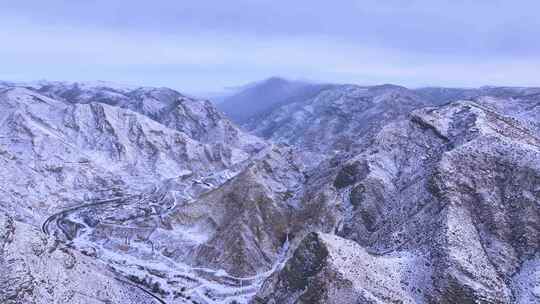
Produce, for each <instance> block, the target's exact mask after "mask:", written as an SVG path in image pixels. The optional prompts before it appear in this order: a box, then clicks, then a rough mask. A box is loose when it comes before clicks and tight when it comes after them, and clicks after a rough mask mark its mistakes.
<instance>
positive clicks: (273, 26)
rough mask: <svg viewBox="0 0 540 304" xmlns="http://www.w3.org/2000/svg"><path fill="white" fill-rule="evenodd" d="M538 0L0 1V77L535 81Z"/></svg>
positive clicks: (153, 81) (181, 82) (190, 82)
mask: <svg viewBox="0 0 540 304" xmlns="http://www.w3.org/2000/svg"><path fill="white" fill-rule="evenodd" d="M539 12H540V1H538V0H520V1H509V0H507V1H502V0H490V1H488V0H468V1H466V0H453V1H450V0H401V1H398V0H386V1H385V0H378V1H377V0H366V1H353V0H341V1H316V0H310V1H308V0H296V1H281V0H272V1H271V0H229V1H208V0H194V1H191V0H162V1H159V0H155V1H143V0H129V1H128V0H125V1H114V0H86V1H82V0H47V1H42V0H33V1H31V0H17V1H1V2H0V27H1V29H2V30H1V31H0V41H1V47H0V66H1V67H2V68H1V69H0V79H2V80H15V81H18V80H36V79H51V80H77V81H78V80H109V81H116V82H124V83H132V84H144V85H162V86H170V87H173V88H177V89H180V90H183V91H190V92H197V91H212V90H219V89H220V88H222V87H225V86H233V85H239V84H243V83H246V82H251V81H254V80H259V79H262V78H266V77H269V76H272V75H280V76H283V77H288V78H293V79H310V80H315V81H324V82H336V83H343V82H347V83H358V84H375V83H396V84H402V85H406V86H411V87H417V86H425V85H439V86H468V87H469V86H480V85H523V86H533V85H536V86H540V39H539V38H538V37H540V18H538V13H539Z"/></svg>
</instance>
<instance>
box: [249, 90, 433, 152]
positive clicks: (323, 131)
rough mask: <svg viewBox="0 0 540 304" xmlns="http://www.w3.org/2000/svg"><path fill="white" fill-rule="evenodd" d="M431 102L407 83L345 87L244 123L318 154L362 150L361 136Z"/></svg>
mask: <svg viewBox="0 0 540 304" xmlns="http://www.w3.org/2000/svg"><path fill="white" fill-rule="evenodd" d="M426 105H428V103H427V102H426V101H425V100H424V99H423V98H421V97H420V96H419V95H417V94H416V93H415V92H413V91H411V90H409V89H406V88H404V87H399V86H394V85H382V86H375V87H361V86H355V85H344V86H337V87H333V88H329V89H327V90H324V91H322V92H321V93H320V94H318V95H316V96H315V97H313V98H307V99H303V100H299V101H297V102H293V103H290V104H287V105H284V106H282V107H280V108H277V109H275V110H274V111H272V112H271V113H269V114H268V115H266V116H265V117H264V118H263V119H259V120H256V121H253V122H252V123H248V124H247V125H246V126H245V127H246V129H248V130H251V131H252V132H253V133H254V134H256V135H259V136H261V137H263V138H266V139H269V140H272V141H274V142H280V143H286V144H289V145H294V146H298V147H301V148H302V149H308V150H310V151H313V152H318V153H323V154H332V153H333V152H334V151H336V152H342V151H351V150H357V149H358V148H359V146H361V145H362V144H364V141H363V140H361V138H364V137H366V136H368V135H369V134H370V133H373V132H376V131H377V130H378V129H379V128H380V127H381V126H383V125H384V124H386V123H388V122H389V121H392V120H395V119H398V118H400V117H403V116H404V115H406V114H408V113H409V112H410V111H412V110H413V109H417V108H419V107H423V106H426Z"/></svg>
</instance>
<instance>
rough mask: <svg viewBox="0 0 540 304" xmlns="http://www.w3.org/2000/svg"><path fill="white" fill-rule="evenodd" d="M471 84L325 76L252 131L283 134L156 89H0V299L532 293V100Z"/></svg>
mask: <svg viewBox="0 0 540 304" xmlns="http://www.w3.org/2000/svg"><path fill="white" fill-rule="evenodd" d="M473 91H474V92H472V91H467V92H456V91H452V92H450V93H448V92H446V91H444V90H442V89H423V90H422V91H419V90H416V91H415V90H409V89H406V88H403V87H398V86H392V85H383V86H375V87H359V86H351V85H346V86H336V87H332V88H328V89H326V90H323V91H321V92H320V93H319V94H317V96H315V97H312V96H310V97H308V98H305V99H303V100H295V101H294V102H290V103H287V104H286V105H282V106H280V107H279V108H275V109H274V110H273V111H271V112H270V113H269V114H268V115H267V116H265V117H266V118H264V119H261V120H260V121H259V123H258V124H253V125H250V124H247V126H248V127H250V126H251V127H250V128H251V129H253V130H254V133H255V134H259V135H264V136H265V137H266V138H269V139H270V140H271V141H273V142H281V143H284V144H286V145H281V144H275V143H274V144H272V143H268V142H264V141H263V140H260V139H258V138H256V137H254V136H252V135H249V134H247V133H245V132H243V131H242V130H240V129H238V128H237V127H236V126H234V124H232V123H231V122H229V121H228V120H227V119H226V118H225V117H224V116H222V114H220V113H219V112H218V111H217V110H215V109H214V108H213V107H212V105H211V104H210V103H209V102H206V101H201V100H196V99H191V98H188V97H186V96H184V95H182V94H180V93H178V92H176V91H173V90H170V89H163V88H160V89H158V88H133V87H123V86H111V85H110V84H105V83H93V84H88V83H79V84H72V83H55V82H40V83H33V84H23V85H21V84H13V83H2V84H0V101H1V104H0V107H2V111H1V112H0V137H1V140H2V141H1V142H0V149H1V151H0V156H1V157H0V160H1V161H2V166H0V172H1V173H2V174H1V175H2V176H3V177H2V178H3V181H2V185H3V186H2V189H0V191H1V192H0V194H1V195H0V212H1V213H0V214H1V215H0V224H1V225H0V226H1V227H4V228H0V229H4V230H3V231H2V232H1V233H0V235H4V237H3V238H0V250H1V253H2V254H1V255H0V264H2V267H3V269H7V271H5V272H4V273H3V275H2V276H0V284H2V286H0V287H2V288H0V289H2V290H1V291H0V301H1V302H7V303H46V302H47V303H50V302H52V303H55V302H57V303H65V302H67V301H68V302H69V303H91V302H92V301H94V302H96V303H103V302H105V303H110V302H114V303H154V302H156V303H249V302H251V303H537V302H538V301H539V299H540V293H539V292H538V291H539V288H540V281H539V280H538V279H537V278H538V274H539V273H540V267H539V265H540V260H539V256H538V254H539V253H538V252H539V250H540V243H539V241H538V240H540V196H539V193H540V192H539V191H540V189H539V188H538V184H539V182H540V123H539V121H540V96H539V95H538V94H537V91H536V89H534V88H482V89H475V90H473ZM471 92H472V93H471ZM479 92H480V93H479ZM469 93H471V95H467V97H466V98H467V99H468V100H453V98H454V97H455V96H461V95H459V94H469ZM455 94H458V95H455ZM485 94H487V95H492V96H488V97H482V96H481V95H485ZM452 96H454V97H452ZM449 99H451V100H449ZM287 145H289V146H287ZM37 227H41V229H42V231H41V232H39V231H38V230H37ZM25 244H26V245H28V244H30V246H26V245H25ZM66 265H67V266H66ZM88 275H91V276H92V280H89V281H88V284H86V285H84V284H83V283H82V279H81V278H83V277H85V276H88ZM94 279H95V280H94ZM66 299H68V300H66ZM10 301H11V302H10Z"/></svg>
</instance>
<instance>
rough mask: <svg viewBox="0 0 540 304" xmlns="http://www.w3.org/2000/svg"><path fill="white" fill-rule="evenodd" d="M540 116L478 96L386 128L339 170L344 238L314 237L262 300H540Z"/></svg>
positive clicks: (525, 106)
mask: <svg viewBox="0 0 540 304" xmlns="http://www.w3.org/2000/svg"><path fill="white" fill-rule="evenodd" d="M539 114H540V108H538V104H537V103H536V102H534V101H531V100H528V99H496V98H479V99H477V100H475V101H459V102H454V103H451V104H449V105H447V106H443V107H441V108H424V109H419V110H416V111H414V112H412V113H411V115H410V116H409V117H408V118H407V119H404V120H400V121H396V122H393V123H391V124H388V125H386V126H384V127H383V128H382V130H381V131H380V132H379V133H378V134H377V135H376V137H375V141H374V144H373V145H371V146H370V147H369V148H368V149H366V150H365V151H364V152H362V153H360V154H358V155H356V156H354V157H353V158H351V159H350V160H348V161H347V162H346V163H344V164H343V165H342V169H341V171H339V173H337V174H336V180H335V184H334V185H335V187H336V188H337V189H336V190H337V191H340V192H342V193H344V201H343V202H342V203H343V204H344V209H345V210H346V211H345V212H344V213H343V222H342V224H341V225H340V227H339V229H338V230H337V231H336V234H337V235H338V236H328V235H320V234H311V235H308V236H306V237H305V238H304V240H303V241H302V242H301V244H300V245H299V246H298V247H297V249H296V250H295V252H294V255H293V256H292V257H291V258H290V259H289V261H288V262H287V263H286V265H285V267H284V268H283V269H282V270H281V271H280V272H279V273H277V274H275V275H274V276H272V277H270V279H269V280H268V281H267V282H266V283H265V286H264V288H263V289H262V290H261V291H260V292H259V294H258V295H257V297H256V298H255V300H254V303H357V302H358V301H360V302H362V303H388V302H396V301H397V302H404V303H536V302H538V301H539V299H540V294H539V293H538V287H539V286H540V285H539V284H540V282H539V281H538V280H537V279H536V275H535V274H537V273H538V271H540V268H538V252H539V249H540V243H539V242H538V235H539V233H540V226H539V221H540V204H539V203H540V196H538V189H537V188H538V182H539V180H538V178H539V177H540V171H539V170H540V167H539V164H540V150H539V147H540V146H539V144H540V141H539V135H540V133H539V132H538V130H539V129H538V118H539ZM348 240H353V241H354V242H355V243H352V242H350V241H348Z"/></svg>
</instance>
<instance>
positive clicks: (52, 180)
mask: <svg viewBox="0 0 540 304" xmlns="http://www.w3.org/2000/svg"><path fill="white" fill-rule="evenodd" d="M0 100H1V101H2V104H1V107H2V111H1V114H0V122H1V128H0V138H1V140H2V143H3V144H2V146H1V149H2V159H1V161H2V162H3V166H2V168H1V169H0V170H2V171H3V173H2V176H3V178H4V179H6V182H5V185H6V187H5V188H4V189H3V192H2V195H3V196H4V199H3V201H4V203H3V204H4V205H5V206H6V208H10V209H11V210H13V211H14V212H15V213H16V214H17V216H19V217H21V218H24V219H25V220H28V221H30V222H31V221H32V220H41V219H42V217H39V216H35V215H34V214H33V213H34V212H37V213H38V214H41V215H45V214H47V213H49V212H51V211H53V210H58V209H61V208H64V207H65V206H66V205H67V204H74V203H76V202H82V201H84V200H88V199H91V198H96V197H97V198H100V197H107V195H109V196H110V195H113V194H114V192H115V191H117V192H123V193H132V192H137V191H141V190H143V189H144V188H145V187H148V186H149V185H152V184H155V183H157V182H158V181H160V180H162V179H166V178H173V177H176V176H179V175H182V174H184V173H185V172H197V173H198V174H200V175H205V174H210V173H211V172H214V171H220V170H224V169H226V168H228V167H230V166H232V165H234V164H237V163H239V162H242V161H244V160H246V159H248V158H249V156H250V155H251V154H252V153H254V152H255V151H256V150H257V149H261V148H262V147H264V143H262V142H261V141H260V140H258V139H254V138H253V137H252V136H250V135H243V134H241V133H239V132H240V131H239V130H238V129H236V128H234V127H233V126H232V125H231V124H230V123H229V122H227V121H225V120H224V119H223V118H220V117H219V116H218V117H217V118H216V117H210V116H211V115H210V114H209V113H210V112H204V111H202V112H204V113H202V114H200V115H199V116H198V117H197V118H194V119H196V121H197V122H198V124H199V125H200V126H204V127H201V129H200V130H195V127H194V129H193V130H192V132H189V133H190V134H186V133H184V132H183V131H179V130H177V129H173V128H170V127H168V126H167V125H165V124H162V123H160V122H158V121H156V120H154V119H152V118H151V117H149V116H146V115H143V114H139V113H137V112H133V111H131V110H128V109H125V108H121V107H116V106H110V105H108V104H104V103H99V102H90V103H68V102H64V101H60V100H56V99H52V98H50V97H46V96H44V95H41V94H39V93H36V91H35V90H30V89H27V88H20V87H10V88H7V89H5V90H4V91H3V92H2V93H1V95H0ZM195 103H196V102H195V101H190V104H186V105H184V108H189V109H191V110H192V111H193V112H197V113H199V112H201V108H205V107H206V103H205V102H200V103H201V104H202V106H201V105H197V106H191V105H194V104H195ZM179 111H180V110H179ZM212 111H214V112H215V110H212ZM170 115H171V117H176V115H174V114H170ZM209 115H210V116H209ZM209 125H216V126H218V127H216V126H214V127H212V128H210V127H208V128H207V126H209ZM219 125H221V127H219ZM225 125H228V127H226V128H225V127H223V128H222V126H225ZM185 128H188V126H185ZM230 128H232V129H230ZM225 129H227V130H229V131H231V132H233V133H234V134H236V135H235V136H236V137H235V138H234V136H233V137H231V136H229V135H230V134H227V132H226V131H224V130H225ZM203 131H204V136H203V135H201V136H194V137H192V136H193V134H199V133H200V132H203ZM203 137H204V138H203ZM240 138H241V139H240ZM199 139H204V140H203V141H199ZM232 142H234V144H233V143H232ZM183 172H184V173H183ZM8 179H9V180H11V181H15V182H8ZM100 192H103V193H100ZM14 199H15V200H16V201H18V202H19V203H17V204H15V203H13V200H14ZM53 201H57V202H53ZM57 208H58V209H57Z"/></svg>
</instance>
